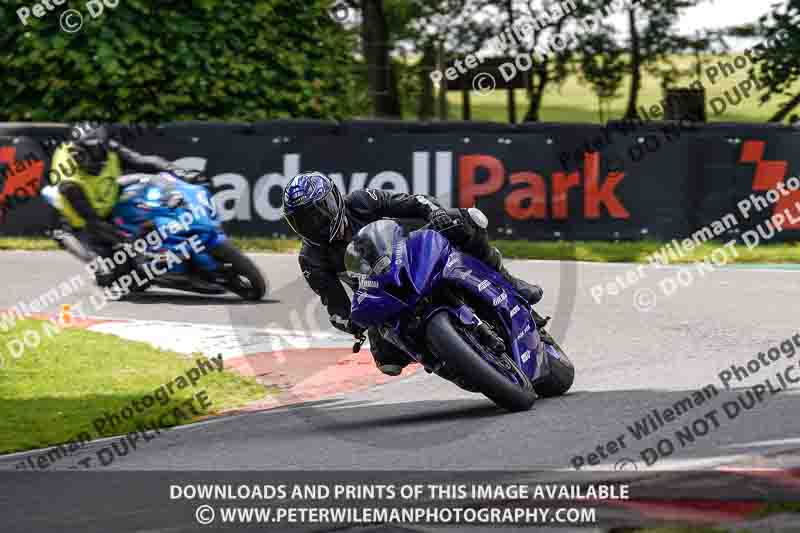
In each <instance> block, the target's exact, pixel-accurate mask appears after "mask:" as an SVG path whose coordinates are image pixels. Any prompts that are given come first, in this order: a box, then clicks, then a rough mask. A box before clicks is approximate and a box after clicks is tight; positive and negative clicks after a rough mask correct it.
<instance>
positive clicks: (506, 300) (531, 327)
mask: <svg viewBox="0 0 800 533" xmlns="http://www.w3.org/2000/svg"><path fill="white" fill-rule="evenodd" d="M442 280H447V281H449V282H451V283H453V284H455V285H457V286H459V287H461V288H463V289H464V290H466V291H468V292H470V293H471V294H474V295H475V296H476V297H477V298H479V299H480V300H481V301H483V302H484V303H486V304H487V305H488V306H493V307H494V308H495V309H496V311H497V314H498V316H499V317H500V320H501V322H502V325H503V326H504V327H505V329H506V331H507V332H508V337H509V338H510V340H511V346H510V347H509V348H510V350H509V355H511V356H512V357H513V359H514V360H515V361H516V363H517V365H519V367H520V368H521V369H522V370H523V372H525V373H526V375H527V376H528V377H529V378H530V379H531V381H536V380H537V379H539V378H540V377H542V376H543V375H545V374H546V373H547V372H548V371H549V365H548V362H547V361H548V360H547V358H546V357H544V355H545V354H544V348H543V345H544V343H542V342H541V338H540V335H539V332H538V330H537V329H536V324H535V323H534V321H533V319H532V317H531V314H530V312H529V310H528V304H527V302H525V301H524V300H523V299H522V298H521V297H520V296H519V295H518V294H517V292H516V290H515V289H514V288H513V287H512V286H511V285H510V284H509V283H508V282H507V281H506V280H505V279H504V278H503V277H502V276H500V274H498V273H497V272H494V271H493V270H492V269H491V268H489V267H488V266H486V265H485V264H484V263H482V262H481V261H479V260H477V259H475V258H473V257H471V256H469V255H466V254H463V253H461V252H459V251H457V250H454V249H453V248H452V247H451V245H450V243H449V241H448V240H447V238H446V237H444V236H443V235H441V234H440V233H438V232H436V231H433V230H418V231H415V232H412V233H411V234H410V235H409V236H408V238H407V239H405V238H402V237H400V236H398V237H397V241H396V243H395V245H394V247H393V253H392V261H391V263H390V265H389V268H388V270H387V271H386V272H384V273H383V274H381V275H379V276H375V277H373V278H370V279H369V280H368V281H366V282H364V283H363V284H364V285H365V286H362V287H360V288H359V289H358V290H357V291H356V293H355V294H354V297H353V302H352V307H351V313H352V314H351V317H352V319H353V320H354V321H355V322H357V323H359V324H361V325H362V326H367V327H368V326H375V325H380V324H384V323H386V322H392V321H393V320H395V321H396V319H397V317H399V316H400V315H402V314H403V313H404V312H407V311H410V310H411V309H413V308H414V306H415V305H416V304H417V303H418V302H419V300H420V299H422V298H423V297H424V296H426V295H427V294H429V293H430V292H431V291H432V289H433V287H434V286H435V285H436V284H437V283H439V282H441V281H442ZM367 285H368V286H367ZM392 286H394V287H402V286H406V287H408V288H410V289H411V290H410V291H408V292H406V293H405V294H404V298H403V299H401V298H398V297H397V296H394V295H393V294H390V293H389V292H387V289H388V290H389V291H391V290H392ZM442 309H446V310H447V311H448V312H450V313H451V314H452V315H453V316H454V317H456V318H457V319H459V320H460V321H461V322H462V323H463V324H465V325H471V324H475V323H477V320H478V318H477V316H475V315H474V313H473V312H472V311H471V310H470V309H469V307H467V306H460V307H459V308H454V307H451V306H446V305H444V306H442V305H437V306H436V308H431V309H427V310H425V313H424V316H425V319H426V320H427V319H428V318H430V316H432V315H433V314H434V312H436V311H439V310H442ZM394 329H396V330H397V331H396V332H399V329H398V326H397V325H396V326H395V328H394ZM406 351H407V349H406Z"/></svg>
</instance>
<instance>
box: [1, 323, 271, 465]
mask: <svg viewBox="0 0 800 533" xmlns="http://www.w3.org/2000/svg"><path fill="white" fill-rule="evenodd" d="M46 325H47V326H46ZM23 335H27V338H28V341H29V343H30V345H32V346H34V347H30V348H27V349H25V350H24V351H23V352H22V353H21V354H20V355H19V356H18V357H16V358H15V357H13V355H12V353H10V350H11V349H14V348H18V345H16V344H14V342H13V341H14V340H21V339H22V336H23ZM34 339H38V340H39V343H38V345H37V344H36V342H35V340H34ZM0 357H2V361H0V363H2V364H0V453H6V452H13V451H20V450H29V449H32V448H40V447H45V446H50V445H55V444H61V443H67V442H78V441H85V440H87V439H85V438H84V437H81V438H77V439H76V436H79V435H87V434H88V435H89V436H91V438H92V439H95V438H99V437H108V436H113V435H123V434H126V433H129V432H133V431H136V429H137V425H138V424H145V425H146V426H147V427H150V426H151V425H152V422H153V420H158V418H159V417H160V416H161V415H164V414H166V413H169V414H170V415H169V416H167V417H166V418H165V419H164V421H165V423H166V426H167V427H168V426H172V425H180V424H183V423H186V422H189V421H193V420H197V419H199V418H202V417H204V416H207V415H211V414H215V413H218V412H220V411H222V410H225V409H229V408H235V407H239V406H242V405H245V404H247V403H249V402H251V401H253V400H257V399H260V398H263V397H264V396H265V395H266V394H268V393H269V391H268V390H265V388H264V387H263V386H261V385H259V384H258V383H256V382H255V380H253V379H250V378H244V377H241V376H239V375H237V374H233V373H229V372H224V371H219V370H218V369H219V367H218V363H215V361H216V360H212V361H210V362H209V361H208V360H207V359H205V358H203V357H200V356H197V357H191V358H187V357H186V356H182V355H180V354H177V353H175V352H170V351H165V350H159V349H156V348H153V347H152V346H150V345H148V344H146V343H143V342H132V341H127V340H123V339H120V338H118V337H115V336H113V335H106V334H103V333H96V332H92V331H87V330H81V329H62V330H58V329H57V328H56V326H55V325H52V324H51V323H49V322H44V321H40V320H24V321H21V322H19V323H18V324H17V325H16V326H15V327H14V328H12V329H10V330H9V331H7V332H2V331H0ZM200 360H203V361H205V362H206V363H210V364H211V365H212V366H213V368H214V370H213V371H212V370H207V373H206V374H205V375H203V374H201V373H200V371H199V370H198V366H197V365H198V361H200ZM193 368H194V369H195V373H196V374H198V376H197V377H198V379H196V380H195V384H194V385H192V384H191V383H190V382H189V379H188V377H187V372H189V371H191V369H193ZM204 368H209V367H208V366H206V367H204ZM179 376H182V378H181V379H179ZM190 376H192V377H194V373H193V374H190ZM162 386H164V390H163V391H162V392H161V393H158V392H157V390H159V389H161V387H162ZM169 390H171V391H172V393H171V394H169V393H168V392H169ZM202 392H205V395H206V396H207V401H205V402H202V403H204V404H208V403H209V402H210V405H205V406H201V405H200V404H201V401H200V393H202ZM148 398H150V399H152V400H153V401H152V402H150V405H149V406H148V400H147V399H148ZM191 398H195V399H194V400H193V401H192V402H191V405H190V404H188V403H186V402H188V401H189V400H190V399H191ZM134 402H136V403H134ZM126 408H133V409H132V415H130V416H129V417H128V418H124V417H123V416H120V417H119V418H120V421H119V423H117V424H116V425H115V426H114V427H113V428H112V427H110V423H108V422H107V423H106V424H104V427H102V428H100V429H98V428H97V427H96V426H95V420H96V419H103V418H105V417H106V414H116V415H120V413H122V412H123V410H124V409H126ZM176 408H177V409H180V412H181V414H182V415H185V416H179V415H178V413H177V412H176V411H175V409H176Z"/></svg>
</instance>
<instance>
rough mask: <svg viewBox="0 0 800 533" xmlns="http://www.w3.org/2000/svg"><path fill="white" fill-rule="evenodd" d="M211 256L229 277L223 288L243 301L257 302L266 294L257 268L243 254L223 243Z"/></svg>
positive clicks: (265, 287)
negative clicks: (220, 264)
mask: <svg viewBox="0 0 800 533" xmlns="http://www.w3.org/2000/svg"><path fill="white" fill-rule="evenodd" d="M211 255H212V256H213V257H214V258H215V259H216V260H217V261H220V262H221V263H223V268H224V270H225V272H226V274H227V275H228V276H229V280H228V283H227V284H226V286H225V288H227V289H228V290H229V291H231V292H233V293H235V294H238V295H239V296H241V297H242V298H243V299H245V300H252V301H258V300H261V299H262V298H264V296H265V295H266V293H267V282H266V281H265V280H264V276H263V275H262V274H261V271H260V270H259V269H258V266H256V264H255V263H254V262H253V261H252V260H251V259H250V258H249V257H247V256H246V255H245V254H243V253H242V252H240V251H239V250H238V249H237V248H236V247H234V246H233V245H232V244H230V243H228V242H223V243H222V244H220V245H219V246H217V247H216V248H214V249H213V250H211Z"/></svg>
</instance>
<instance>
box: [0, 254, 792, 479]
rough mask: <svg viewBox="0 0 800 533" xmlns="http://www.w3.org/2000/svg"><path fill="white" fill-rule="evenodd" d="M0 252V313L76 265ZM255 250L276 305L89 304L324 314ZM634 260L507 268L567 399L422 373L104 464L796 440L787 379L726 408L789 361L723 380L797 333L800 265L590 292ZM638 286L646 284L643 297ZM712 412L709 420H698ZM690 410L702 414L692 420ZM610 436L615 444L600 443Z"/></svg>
mask: <svg viewBox="0 0 800 533" xmlns="http://www.w3.org/2000/svg"><path fill="white" fill-rule="evenodd" d="M0 257H1V259H0V260H2V265H3V266H2V273H3V278H4V290H3V291H2V294H0V308H9V307H11V306H12V305H14V304H15V303H17V302H18V301H20V300H30V299H32V298H35V297H37V296H38V295H41V294H42V293H43V292H45V291H46V290H47V289H48V288H50V287H52V286H54V285H57V284H58V283H59V282H60V281H63V280H65V279H67V278H69V276H70V275H71V274H72V273H77V272H80V271H82V267H81V266H79V265H78V263H77V262H76V261H75V260H74V259H72V258H71V257H69V256H67V255H66V254H64V253H23V252H6V253H3V254H2V256H0ZM256 259H257V261H258V264H259V265H260V267H261V268H262V270H263V272H264V273H265V274H266V275H267V276H268V278H269V281H270V284H271V295H270V299H268V300H266V301H264V302H262V303H258V304H243V303H239V302H238V301H237V300H236V299H235V298H233V297H230V298H228V297H213V298H212V297H203V296H194V295H186V294H180V293H175V292H169V291H158V290H152V291H151V292H148V293H147V294H146V295H144V296H142V297H139V298H138V299H136V300H135V301H125V302H112V303H110V304H109V305H108V306H107V307H105V308H104V309H103V310H102V312H100V313H98V314H99V315H100V316H103V317H114V318H137V319H148V320H151V319H159V320H166V321H181V322H187V321H190V322H196V323H198V324H231V323H233V324H234V325H246V326H258V325H259V324H267V323H279V324H285V326H286V327H295V328H296V327H297V324H291V323H287V321H288V320H289V319H288V318H287V317H290V316H291V315H292V313H293V311H295V310H297V309H298V306H301V308H302V309H304V310H305V311H308V309H312V311H314V312H313V313H311V314H316V316H317V318H319V317H321V316H322V315H321V314H320V312H319V309H318V306H314V305H313V304H312V303H310V302H313V301H315V300H314V295H313V293H311V291H310V290H309V289H308V288H306V286H305V284H304V283H303V280H302V278H301V277H300V273H299V269H298V267H297V258H296V256H294V255H278V254H275V255H271V254H258V255H256ZM633 268H635V267H633V266H631V265H603V264H588V263H568V262H564V263H558V262H539V261H516V262H511V265H510V269H511V270H512V271H513V272H514V273H516V274H518V275H523V276H524V277H526V278H527V279H529V280H532V281H537V282H539V283H541V284H542V285H543V286H544V287H545V299H544V301H543V302H542V304H540V311H541V312H542V313H543V314H553V315H554V316H555V318H554V321H553V324H552V327H551V328H550V329H551V330H552V331H553V332H554V336H555V337H556V338H557V339H559V340H560V341H562V342H561V344H562V345H563V347H564V348H565V350H566V352H567V353H568V354H569V355H570V356H571V357H572V359H573V361H574V362H575V365H576V367H577V377H576V381H575V385H574V387H573V389H572V391H571V393H570V394H569V395H567V396H566V397H563V398H559V399H549V400H540V401H538V402H537V404H536V405H535V406H534V408H533V409H532V410H531V411H529V412H526V413H518V414H507V413H505V412H503V411H500V410H498V409H496V408H495V407H494V406H493V404H491V403H490V402H489V401H488V400H486V399H484V398H483V397H482V396H479V395H472V394H469V393H466V392H463V391H461V390H460V389H458V388H456V387H455V386H453V385H451V384H449V383H447V382H445V381H443V380H441V379H438V378H436V377H433V376H428V375H427V374H425V373H424V372H418V373H416V374H414V375H413V376H411V377H410V378H405V379H397V380H395V381H393V382H391V383H389V384H387V385H384V386H380V387H376V388H374V389H372V390H369V391H366V392H361V393H356V394H351V395H347V396H344V397H341V398H332V399H330V400H325V401H320V402H315V403H313V404H306V405H297V406H293V407H286V408H278V409H274V410H270V411H263V412H257V413H251V414H244V415H236V416H230V417H224V418H220V419H215V420H212V421H209V422H204V423H199V424H195V425H192V426H187V427H184V428H177V429H175V430H172V431H169V432H167V433H166V434H165V435H163V436H162V437H161V438H159V439H156V440H154V441H153V442H151V443H149V444H148V445H147V446H146V447H143V448H142V449H140V450H139V451H138V453H136V454H131V455H130V456H128V457H126V458H125V460H124V461H116V462H115V463H114V464H113V465H112V466H111V467H109V468H119V469H130V470H138V469H159V470H190V469H201V470H204V469H210V470H213V469H312V470H314V469H346V470H350V469H364V470H370V469H443V470H444V469H476V470H477V469H493V470H520V469H525V470H530V469H537V468H548V469H551V468H555V469H570V468H571V460H573V457H574V456H578V455H580V456H582V457H583V458H584V459H585V460H588V459H587V455H588V454H589V453H590V452H593V451H595V448H596V447H597V446H601V447H602V448H603V450H604V454H605V455H606V456H607V457H606V458H605V459H602V461H601V463H602V466H603V467H604V468H608V469H612V468H615V466H616V467H617V468H621V467H624V468H626V469H629V468H634V467H635V468H638V469H640V470H641V469H645V468H647V467H646V465H645V464H644V462H643V461H642V458H641V457H640V452H641V451H642V450H644V449H645V448H647V447H653V446H655V444H656V442H657V441H658V440H659V439H660V438H663V437H671V440H672V441H673V442H676V443H677V439H676V438H675V431H676V430H680V429H681V428H683V426H684V425H689V426H692V424H693V423H694V426H693V427H694V430H693V431H695V433H694V437H695V440H694V442H693V443H688V444H685V445H683V446H679V445H676V449H675V451H674V453H673V454H672V455H671V456H670V457H669V458H668V459H666V458H665V459H660V460H658V461H657V462H656V463H655V464H654V465H652V468H698V467H706V466H710V465H718V464H724V463H731V462H740V463H741V462H742V461H744V462H748V461H752V460H753V457H754V456H757V455H759V454H764V453H771V452H776V451H780V450H789V449H793V448H800V438H798V437H797V436H798V435H800V420H799V419H800V417H798V416H797V413H798V409H800V401H799V400H798V396H797V387H796V386H794V387H793V388H792V386H791V385H790V384H788V385H789V386H790V388H789V389H788V390H782V391H781V392H780V393H779V394H776V395H774V396H772V395H770V394H767V395H766V396H765V397H763V398H762V400H763V401H760V402H756V405H755V407H753V408H751V409H749V410H744V409H742V412H741V413H739V414H738V415H737V416H735V417H733V419H731V418H730V417H729V416H727V415H726V413H725V411H724V410H723V407H722V405H723V404H724V403H725V402H731V401H733V402H735V401H736V396H737V395H738V394H743V393H744V391H745V388H749V387H752V386H753V385H754V384H756V383H759V382H760V383H764V382H765V380H766V379H768V378H769V379H770V380H771V384H772V386H773V387H775V388H781V385H780V384H779V381H778V380H777V378H776V376H775V374H776V372H780V373H782V374H783V375H787V374H785V371H784V369H786V368H787V367H788V366H789V365H792V364H794V358H789V357H786V356H781V357H780V359H779V360H777V361H774V362H773V361H771V360H770V359H769V358H767V359H765V360H766V361H768V362H769V366H763V364H762V366H761V368H760V369H759V370H758V371H756V372H755V374H754V375H752V376H750V377H749V378H746V380H745V381H742V382H737V381H736V380H735V379H734V381H733V382H732V385H735V386H737V387H739V388H738V389H732V390H730V391H725V390H724V389H723V388H722V384H721V382H720V378H719V377H718V375H719V374H720V372H722V371H724V370H726V369H729V368H730V366H731V365H732V364H734V363H737V364H739V365H742V366H746V364H747V361H749V360H751V359H753V358H755V357H757V354H758V352H766V351H767V350H768V349H769V348H771V347H774V346H777V345H779V344H780V343H781V342H782V341H784V340H785V339H787V338H791V337H792V336H793V335H795V334H796V333H797V332H798V330H800V327H799V326H800V324H799V323H798V320H797V311H798V310H800V304H799V303H798V301H800V282H798V275H800V273H798V272H796V271H791V270H780V269H759V268H751V269H745V268H725V269H720V270H717V271H715V272H713V273H707V274H706V275H704V276H699V275H697V271H696V270H694V271H693V272H694V273H695V276H694V277H695V279H694V281H693V282H692V283H687V285H688V286H681V287H680V288H679V289H678V290H677V291H676V292H675V293H674V294H673V295H671V296H669V297H667V296H664V294H663V293H662V292H661V290H660V289H659V285H658V283H657V282H658V280H660V279H662V278H663V277H666V276H672V277H674V276H675V274H676V272H677V270H676V269H674V268H671V267H670V268H664V269H659V270H656V269H652V268H648V269H647V270H645V272H646V273H647V276H646V278H645V279H644V280H643V281H641V282H640V283H639V284H637V285H636V286H635V287H631V288H628V289H627V290H624V291H623V292H622V293H621V294H619V295H617V296H608V297H606V298H605V300H604V301H603V302H602V303H601V304H598V303H596V302H595V301H594V300H593V299H592V297H591V295H590V289H591V287H592V286H594V285H595V284H597V283H605V282H610V281H611V280H613V279H614V277H615V276H618V275H620V276H623V277H624V275H625V273H626V272H627V271H629V270H631V269H633ZM692 268H693V267H692ZM684 281H686V278H684ZM643 288H650V289H653V290H654V292H646V291H645V292H644V293H643V292H641V291H639V292H637V290H638V289H643ZM84 290H86V291H88V288H86V289H84ZM635 294H637V295H638V296H637V297H636V298H637V301H638V302H639V307H642V305H643V304H642V303H641V302H643V301H644V302H645V303H646V304H647V306H648V307H650V308H649V309H648V310H647V311H642V310H639V309H637V306H636V305H634V295H635ZM653 296H655V305H653V306H651V304H652V302H653V298H652V297H653ZM573 304H574V305H573ZM556 309H558V312H556ZM295 314H297V313H295ZM301 314H303V313H301ZM305 314H306V315H308V314H309V313H305ZM318 323H323V324H324V321H323V320H320V321H319V322H318ZM3 349H4V348H3ZM798 353H800V348H798ZM797 359H798V360H800V357H798V358H797ZM795 375H796V376H798V377H800V371H792V373H789V374H788V376H790V378H792V379H793V378H794V376H795ZM709 384H712V385H714V386H715V387H716V389H717V391H718V394H717V395H716V396H714V397H711V398H710V399H708V400H707V401H706V403H704V404H702V405H694V406H693V407H691V408H689V409H685V410H684V412H683V413H682V414H680V413H679V414H680V416H676V417H675V419H674V420H673V421H672V422H671V423H667V424H666V427H664V428H661V429H659V430H658V431H656V432H654V433H652V434H651V435H650V436H647V437H643V438H642V440H637V439H636V438H635V437H634V436H633V435H632V433H631V431H630V430H628V429H627V426H629V425H633V424H634V422H635V421H637V420H640V419H642V418H643V417H645V416H646V415H647V414H648V413H650V412H651V411H652V410H653V409H657V410H658V411H659V412H662V413H663V412H664V410H666V409H668V408H672V407H673V406H674V405H675V404H676V403H681V402H682V401H683V400H684V399H685V398H686V397H687V396H692V395H693V394H695V393H697V391H698V390H699V389H702V388H703V387H706V386H708V385H709ZM683 405H684V406H685V405H686V403H683ZM712 410H715V411H716V414H715V415H713V416H705V415H706V413H709V412H710V411H712ZM712 418H713V419H715V420H712ZM698 419H703V420H705V421H706V424H705V425H704V424H702V423H696V420H698ZM620 436H622V438H621V439H620ZM620 440H621V441H622V443H621V444H620V445H616V446H610V447H609V446H608V445H607V443H608V442H609V441H616V442H619V441H620ZM623 444H624V447H623ZM614 448H616V449H615V451H614V453H611V452H610V450H612V449H614ZM86 453H91V447H89V449H88V450H87V451H86ZM598 457H599V456H598ZM21 458H24V455H21V454H16V455H14V456H6V457H2V458H0V469H13V468H14V466H13V465H14V464H16V463H18V462H19V461H20V460H21ZM595 462H597V461H596V458H595ZM64 466H66V465H64Z"/></svg>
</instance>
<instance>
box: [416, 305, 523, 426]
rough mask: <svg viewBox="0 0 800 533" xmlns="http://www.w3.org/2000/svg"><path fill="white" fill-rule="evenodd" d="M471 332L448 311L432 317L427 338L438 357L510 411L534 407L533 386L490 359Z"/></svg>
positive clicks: (432, 350)
mask: <svg viewBox="0 0 800 533" xmlns="http://www.w3.org/2000/svg"><path fill="white" fill-rule="evenodd" d="M467 335H468V333H467V332H465V331H463V328H462V327H461V326H460V325H457V324H455V323H454V320H453V317H452V316H451V315H450V313H448V312H447V311H440V312H438V313H436V314H435V315H433V316H432V317H431V319H430V320H429V321H428V325H427V331H426V339H427V343H428V346H429V348H430V350H431V352H433V354H434V355H435V356H436V357H437V358H439V359H441V360H442V361H444V363H445V364H446V365H447V366H448V367H450V368H451V369H452V370H453V371H455V372H456V373H457V374H458V375H460V376H461V377H463V378H464V379H466V380H467V381H469V383H470V384H471V385H473V386H474V387H475V388H476V389H478V390H479V391H481V393H483V394H484V395H485V396H486V397H487V398H489V399H490V400H492V401H493V402H494V403H496V404H497V405H499V406H500V407H502V408H504V409H508V410H509V411H527V410H528V409H530V408H531V407H532V406H533V403H534V402H535V401H536V392H535V391H534V390H533V388H531V387H529V386H523V385H520V384H519V383H515V382H514V380H512V379H511V377H510V376H509V373H505V372H501V371H500V370H499V369H498V368H497V367H495V366H494V365H492V364H491V363H489V362H488V361H487V360H486V359H485V358H484V357H483V356H481V354H480V353H478V351H477V350H476V349H475V348H474V347H473V345H472V343H471V342H470V339H468V337H467ZM511 364H513V363H511ZM528 385H529V383H528Z"/></svg>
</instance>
